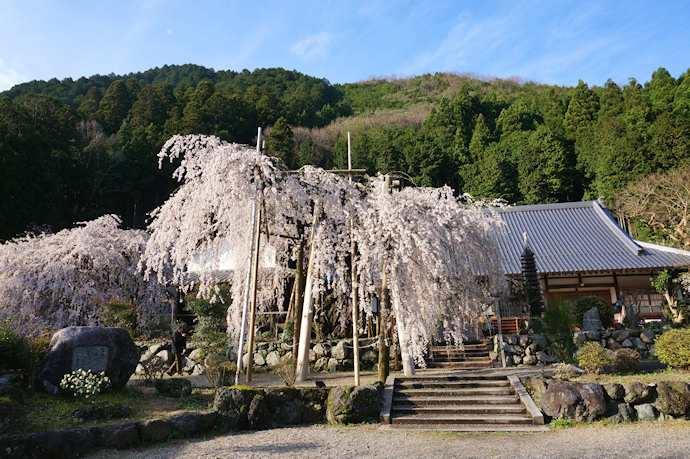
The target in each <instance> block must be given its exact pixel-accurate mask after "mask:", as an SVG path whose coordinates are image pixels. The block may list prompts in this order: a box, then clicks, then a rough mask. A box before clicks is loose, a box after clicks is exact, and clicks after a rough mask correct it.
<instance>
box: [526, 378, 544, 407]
mask: <svg viewBox="0 0 690 459" xmlns="http://www.w3.org/2000/svg"><path fill="white" fill-rule="evenodd" d="M520 381H521V382H522V385H523V386H525V389H527V392H529V394H530V395H531V396H532V399H533V400H534V402H535V403H537V404H539V403H540V400H541V398H542V397H543V396H544V394H545V393H546V390H547V389H548V388H549V382H550V381H551V380H550V379H547V378H544V377H543V376H526V377H524V378H520Z"/></svg>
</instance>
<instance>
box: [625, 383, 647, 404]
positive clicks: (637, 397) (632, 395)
mask: <svg viewBox="0 0 690 459" xmlns="http://www.w3.org/2000/svg"><path fill="white" fill-rule="evenodd" d="M623 387H625V398H624V400H625V403H629V404H630V405H637V404H640V403H645V402H648V401H649V400H651V399H652V398H653V397H654V388H653V386H649V385H646V384H642V383H640V382H633V383H630V384H626V385H625V386H623Z"/></svg>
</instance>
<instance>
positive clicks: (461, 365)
mask: <svg viewBox="0 0 690 459" xmlns="http://www.w3.org/2000/svg"><path fill="white" fill-rule="evenodd" d="M426 367H427V368H433V369H438V368H444V369H447V370H480V369H482V368H492V367H493V362H492V361H491V360H488V359H487V360H485V361H482V362H427V364H426Z"/></svg>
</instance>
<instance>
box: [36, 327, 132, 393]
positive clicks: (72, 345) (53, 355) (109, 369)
mask: <svg viewBox="0 0 690 459" xmlns="http://www.w3.org/2000/svg"><path fill="white" fill-rule="evenodd" d="M139 358H140V353H139V348H138V347H137V346H136V345H135V344H134V341H132V338H131V337H130V336H129V333H127V330H125V329H124V328H119V327H109V328H103V327H67V328H63V329H62V330H59V331H58V332H57V333H55V334H54V335H53V338H52V339H51V340H50V351H49V352H48V354H47V355H46V356H45V358H44V359H43V364H42V366H41V369H40V370H39V372H38V374H37V375H36V380H37V381H38V383H39V385H40V386H41V387H43V388H44V389H46V391H47V392H49V393H52V394H55V395H57V394H60V393H64V391H63V390H62V389H60V381H62V378H63V377H64V376H65V375H66V374H69V373H71V372H72V371H74V370H78V369H83V370H89V369H90V370H91V371H92V372H93V373H100V372H101V371H105V375H106V376H107V377H108V378H110V383H111V388H112V389H115V390H118V389H122V388H123V387H125V384H127V381H128V380H129V377H130V376H131V375H132V374H133V373H134V371H135V370H136V368H137V364H138V363H139Z"/></svg>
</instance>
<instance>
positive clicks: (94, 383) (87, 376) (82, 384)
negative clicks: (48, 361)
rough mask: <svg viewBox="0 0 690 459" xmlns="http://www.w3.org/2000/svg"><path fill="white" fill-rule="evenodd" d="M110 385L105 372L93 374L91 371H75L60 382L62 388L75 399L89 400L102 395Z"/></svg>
mask: <svg viewBox="0 0 690 459" xmlns="http://www.w3.org/2000/svg"><path fill="white" fill-rule="evenodd" d="M109 385H110V378H108V377H107V376H106V375H105V371H101V372H100V373H96V374H94V373H91V370H82V369H81V368H80V369H78V370H74V371H73V372H72V373H69V374H66V375H65V376H63V377H62V381H60V388H61V389H64V390H66V391H68V392H70V393H71V394H72V395H73V396H74V397H84V398H89V397H93V396H95V395H98V394H100V393H101V392H102V391H103V390H105V389H106V388H107V387H108V386H109Z"/></svg>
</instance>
